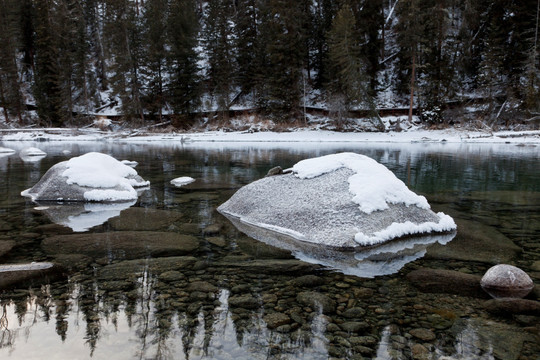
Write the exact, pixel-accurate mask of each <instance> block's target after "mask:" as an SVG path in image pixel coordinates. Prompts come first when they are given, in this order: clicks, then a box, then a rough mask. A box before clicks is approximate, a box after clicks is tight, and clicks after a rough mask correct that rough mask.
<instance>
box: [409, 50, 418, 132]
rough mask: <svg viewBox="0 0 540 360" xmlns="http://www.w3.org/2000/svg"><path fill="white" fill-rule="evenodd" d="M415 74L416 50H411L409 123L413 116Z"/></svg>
mask: <svg viewBox="0 0 540 360" xmlns="http://www.w3.org/2000/svg"><path fill="white" fill-rule="evenodd" d="M415 72H416V50H413V56H412V73H411V98H410V100H409V122H412V115H413V103H414V77H415Z"/></svg>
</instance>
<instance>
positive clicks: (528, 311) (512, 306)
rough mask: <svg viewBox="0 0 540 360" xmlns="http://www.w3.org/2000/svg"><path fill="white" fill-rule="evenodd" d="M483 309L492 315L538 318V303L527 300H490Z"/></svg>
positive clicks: (539, 306)
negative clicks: (532, 316) (516, 315)
mask: <svg viewBox="0 0 540 360" xmlns="http://www.w3.org/2000/svg"><path fill="white" fill-rule="evenodd" d="M484 307H485V309H486V310H487V311H489V312H490V313H494V314H514V315H515V314H519V315H534V316H540V301H534V300H527V299H512V298H503V299H492V300H488V301H486V303H485V304H484Z"/></svg>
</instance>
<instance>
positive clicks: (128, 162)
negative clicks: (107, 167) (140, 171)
mask: <svg viewBox="0 0 540 360" xmlns="http://www.w3.org/2000/svg"><path fill="white" fill-rule="evenodd" d="M121 163H122V164H124V165H127V166H130V167H132V168H134V167H137V165H139V163H138V162H136V161H133V160H122V161H121Z"/></svg>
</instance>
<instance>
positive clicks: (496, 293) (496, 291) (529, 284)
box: [480, 264, 534, 298]
mask: <svg viewBox="0 0 540 360" xmlns="http://www.w3.org/2000/svg"><path fill="white" fill-rule="evenodd" d="M480 285H481V286H482V289H484V291H486V292H487V293H488V294H489V295H491V296H492V297H494V298H522V297H525V296H527V294H528V293H529V292H530V291H531V290H532V289H533V287H534V283H533V281H532V280H531V278H530V277H529V275H527V273H525V271H523V270H521V269H520V268H517V267H515V266H512V265H507V264H499V265H495V266H493V267H491V268H490V269H488V271H486V273H485V274H484V276H483V277H482V280H481V281H480Z"/></svg>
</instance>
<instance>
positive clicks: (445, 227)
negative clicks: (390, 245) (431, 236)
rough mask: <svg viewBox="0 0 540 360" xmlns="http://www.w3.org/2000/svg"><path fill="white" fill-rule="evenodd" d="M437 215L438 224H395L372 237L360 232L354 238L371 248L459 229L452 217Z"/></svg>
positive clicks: (409, 222)
mask: <svg viewBox="0 0 540 360" xmlns="http://www.w3.org/2000/svg"><path fill="white" fill-rule="evenodd" d="M437 215H438V216H439V219H440V220H439V222H438V223H436V222H425V223H421V224H415V223H413V222H411V221H406V222H404V223H393V224H392V225H390V226H388V227H387V228H386V229H384V230H381V231H378V232H376V233H374V234H373V235H372V236H369V235H365V234H364V233H362V232H358V233H357V234H356V235H355V236H354V240H355V241H356V242H357V243H358V244H360V245H362V246H371V245H377V244H381V243H383V242H386V241H388V240H392V239H397V238H401V237H404V236H408V235H415V234H427V233H431V232H448V231H452V230H455V229H456V228H457V226H456V223H455V222H454V219H452V218H451V217H450V216H448V215H446V214H444V213H442V212H440V213H437Z"/></svg>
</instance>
